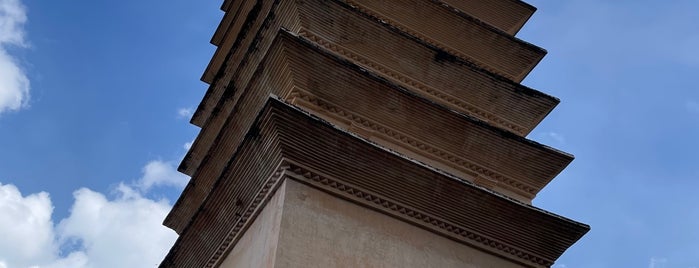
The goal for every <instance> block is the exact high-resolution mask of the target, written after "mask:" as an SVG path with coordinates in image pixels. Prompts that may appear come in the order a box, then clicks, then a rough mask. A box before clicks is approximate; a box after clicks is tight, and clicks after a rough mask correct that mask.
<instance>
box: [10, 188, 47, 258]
mask: <svg viewBox="0 0 699 268" xmlns="http://www.w3.org/2000/svg"><path fill="white" fill-rule="evenodd" d="M52 212H53V206H52V205H51V200H50V198H49V195H48V194H47V193H45V192H41V193H38V194H31V195H28V196H22V194H21V193H20V191H19V190H18V189H17V187H15V186H14V185H3V184H2V183H0V215H1V216H0V237H2V239H0V267H3V266H6V267H28V266H29V265H32V264H34V263H33V262H45V261H50V260H51V259H52V258H53V257H54V256H55V254H56V253H57V250H58V248H57V247H56V245H55V243H54V233H53V223H52V222H51V213H52Z"/></svg>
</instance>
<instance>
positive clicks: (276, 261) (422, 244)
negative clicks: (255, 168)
mask: <svg viewBox="0 0 699 268" xmlns="http://www.w3.org/2000/svg"><path fill="white" fill-rule="evenodd" d="M219 267H221V268H237V267H303V268H311V267H318V268H326V267H348V268H349V267H351V268H354V267H406V268H409V267H416V268H417V267H444V268H448V267H460V268H463V267H466V268H468V267H471V268H514V267H527V266H525V265H522V264H518V263H513V262H512V261H510V260H507V259H505V258H502V257H499V256H497V255H493V254H489V253H487V252H485V251H482V250H478V249H475V248H473V247H470V246H467V245H464V244H462V243H459V242H456V241H454V240H451V239H448V238H446V237H443V236H440V235H437V234H435V233H432V232H429V231H427V230H425V229H422V228H419V227H416V226H414V225H411V224H408V223H405V222H403V221H400V220H398V219H396V218H393V217H386V216H385V215H384V214H382V213H380V212H377V211H375V210H372V209H369V208H366V207H363V206H359V205H356V204H353V203H351V202H348V201H345V200H343V199H340V198H337V197H335V196H333V195H330V194H327V193H325V192H322V191H320V190H317V189H316V188H313V187H309V186H307V185H305V184H302V183H299V182H297V181H294V180H286V181H285V182H283V184H282V185H281V186H280V187H279V189H277V191H276V193H275V194H274V197H272V199H271V200H270V202H269V203H268V204H267V205H266V206H265V207H264V208H263V209H262V212H261V213H260V215H259V216H258V217H257V218H256V219H255V220H254V222H253V223H252V224H251V226H250V228H249V229H248V230H246V232H245V234H244V235H243V236H242V237H241V239H240V240H239V242H238V243H237V244H236V245H235V246H234V247H233V249H232V250H231V252H230V253H229V254H228V255H227V256H226V258H225V259H224V260H223V261H222V262H221V265H220V266H219Z"/></svg>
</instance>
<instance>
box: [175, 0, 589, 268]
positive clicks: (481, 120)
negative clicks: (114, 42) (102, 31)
mask: <svg viewBox="0 0 699 268" xmlns="http://www.w3.org/2000/svg"><path fill="white" fill-rule="evenodd" d="M221 9H222V10H224V11H226V14H225V16H224V18H223V19H222V21H221V24H220V25H219V27H218V29H217V30H216V33H215V34H214V36H213V37H212V39H211V42H212V43H213V44H215V45H217V46H218V49H217V51H216V53H215V55H214V57H213V58H212V60H211V62H210V64H209V66H208V67H207V70H206V72H205V73H204V76H203V78H202V79H203V80H204V81H206V82H208V83H210V84H211V85H210V88H209V90H208V91H207V92H206V95H205V97H204V99H203V100H202V102H201V104H200V105H199V107H198V109H197V111H196V113H195V114H194V117H193V118H192V123H193V124H195V125H198V126H201V127H202V131H201V133H200V134H199V136H198V137H197V139H196V140H195V142H194V144H193V146H192V148H191V150H190V151H189V152H188V153H187V155H186V157H185V159H184V160H183V162H182V164H181V165H180V167H179V170H180V171H182V172H184V173H186V174H189V175H191V176H192V179H191V180H190V182H189V184H188V185H187V186H186V188H185V189H184V191H183V193H182V196H180V198H179V199H178V200H177V202H176V204H175V206H174V207H173V209H172V211H171V212H170V214H169V215H168V216H167V218H166V219H165V222H164V224H165V225H166V226H169V227H171V228H172V229H174V230H175V231H176V232H177V233H178V234H180V238H179V239H178V240H177V242H176V244H175V245H174V246H173V248H172V249H171V251H170V252H169V254H168V255H167V257H166V259H165V260H164V261H163V263H162V264H161V267H357V266H367V267H376V266H394V267H550V266H551V265H552V264H553V263H554V261H555V260H556V259H557V258H558V257H559V256H560V255H561V254H562V253H563V252H564V251H565V250H566V249H567V248H568V247H570V246H571V245H572V244H573V243H575V242H576V241H577V240H578V239H579V238H580V237H582V235H584V234H585V233H586V232H587V231H588V230H589V226H587V225H585V224H581V223H578V222H575V221H572V220H569V219H566V218H563V217H560V216H557V215H554V214H551V213H548V212H546V211H543V210H540V209H537V208H534V207H532V206H531V205H530V202H531V200H532V198H534V197H535V195H536V194H537V193H538V192H539V191H540V190H541V189H542V188H543V187H544V186H546V184H547V183H549V182H550V181H551V180H552V179H553V178H554V177H555V176H556V175H557V174H558V173H559V172H560V171H561V170H562V169H563V168H565V166H567V165H568V163H570V161H571V160H572V158H573V157H572V155H569V154H566V153H563V152H560V151H557V150H555V149H552V148H549V147H546V146H544V145H541V144H538V143H536V142H533V141H529V140H527V139H525V138H524V136H526V135H527V134H528V133H529V132H530V131H531V130H532V129H533V128H534V127H535V126H536V125H537V124H538V123H539V122H540V121H541V120H542V119H543V118H544V117H545V116H546V115H547V114H548V113H549V112H550V111H551V110H552V109H553V108H554V107H555V106H556V105H557V104H558V102H559V101H558V99H556V98H554V97H551V96H548V95H546V94H543V93H541V92H538V91H536V90H533V89H530V88H527V87H525V86H522V85H520V84H519V82H520V81H521V80H522V79H523V78H524V77H525V76H526V75H527V74H528V73H529V71H530V70H531V69H532V68H533V67H534V66H535V65H536V64H537V63H538V61H539V60H540V59H541V58H542V57H543V56H544V54H545V53H546V52H545V51H544V50H543V49H541V48H538V47H536V46H534V45H531V44H529V43H526V42H524V41H522V40H519V39H517V38H515V37H513V35H514V34H515V33H516V32H517V31H518V30H519V29H520V28H521V27H522V25H523V24H524V22H526V20H527V19H528V18H529V17H530V16H531V14H532V13H533V12H534V10H535V8H533V7H532V6H529V5H527V4H525V3H523V2H521V1H519V0H492V1H476V0H429V1H428V0H391V1H383V0H288V1H287V0H284V1H282V0H269V1H267V0H255V1H242V0H224V2H223V5H222V6H221Z"/></svg>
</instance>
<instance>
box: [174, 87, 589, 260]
mask: <svg viewBox="0 0 699 268" xmlns="http://www.w3.org/2000/svg"><path fill="white" fill-rule="evenodd" d="M250 129H251V131H250V132H249V133H248V134H247V135H246V138H245V141H244V142H243V143H242V145H241V146H240V149H239V151H238V152H237V153H236V154H235V155H233V156H232V157H231V158H230V159H231V161H230V162H229V163H228V164H227V167H226V171H225V172H224V173H223V174H222V176H221V177H220V178H218V179H217V182H216V187H214V188H213V190H212V192H211V193H210V194H209V196H208V197H207V199H206V202H204V203H203V204H202V205H201V206H200V207H199V208H198V212H197V214H196V215H195V217H194V218H193V220H192V222H191V223H189V224H188V225H187V226H186V228H185V229H184V231H183V232H181V236H180V238H179V240H178V242H177V243H176V245H175V246H174V247H173V249H172V250H171V252H170V254H168V257H167V258H166V260H165V261H164V262H163V264H162V267H208V266H215V265H218V263H219V262H220V261H222V260H223V258H224V257H225V256H226V254H227V252H229V251H230V250H231V249H232V247H233V245H236V244H237V243H238V242H239V241H240V239H241V236H243V234H244V233H245V230H248V229H249V226H250V224H251V223H252V222H253V221H254V219H255V218H256V216H257V215H258V214H259V213H260V211H262V208H263V207H264V206H265V205H264V204H265V203H267V200H269V199H270V198H272V196H273V195H274V192H275V190H276V189H277V188H278V187H279V186H280V185H281V184H282V182H284V181H285V180H295V181H299V182H303V183H304V184H307V185H309V186H312V187H315V188H318V189H322V190H323V191H326V192H328V193H330V194H332V195H335V196H338V197H341V198H344V199H347V200H349V201H352V202H355V203H358V204H361V205H363V206H367V207H370V208H372V209H375V210H377V211H380V212H382V213H384V214H388V215H392V216H393V217H396V218H397V219H400V220H401V221H404V222H407V223H410V224H412V225H416V226H419V227H421V228H425V229H427V230H429V231H431V232H433V233H435V234H438V235H441V236H445V237H448V238H450V239H453V240H456V241H458V242H460V243H463V244H465V245H469V246H470V247H473V248H477V249H480V250H483V251H486V252H489V253H490V254H495V255H497V256H500V257H502V258H505V259H508V260H510V261H513V262H518V263H522V264H524V265H525V266H527V267H545V266H548V265H551V264H552V263H553V261H555V259H556V258H558V256H560V254H562V253H563V251H564V250H565V249H566V248H567V247H569V246H570V245H571V244H572V243H574V242H575V241H576V240H577V239H579V238H580V237H581V236H582V235H583V234H584V233H585V232H586V231H587V230H588V229H589V227H588V226H586V225H584V224H580V223H577V222H574V221H571V220H568V219H565V218H561V217H559V216H555V215H552V214H550V213H547V212H544V211H541V210H538V209H536V208H533V207H531V206H528V205H526V204H523V203H519V202H515V201H513V200H511V199H508V198H505V197H503V196H501V195H499V194H496V193H494V192H492V191H488V190H486V189H484V188H481V187H477V186H475V185H473V184H472V183H469V182H467V181H463V180H460V179H458V178H456V177H453V176H451V175H448V174H446V173H442V172H439V171H437V170H435V169H432V168H430V167H428V166H425V165H422V164H419V163H416V162H414V161H411V160H409V159H406V158H404V157H402V156H400V155H397V154H394V153H391V152H390V151H387V150H385V149H381V148H379V147H376V146H372V145H371V144H369V143H367V142H366V141H364V140H361V139H359V138H357V137H355V136H353V135H352V134H350V133H347V132H343V131H341V130H339V129H336V128H333V127H332V126H331V125H329V124H328V123H325V122H322V121H320V120H318V119H313V118H312V117H310V116H309V115H306V114H304V113H303V112H302V111H300V110H297V109H294V108H292V106H289V105H287V104H284V103H281V102H279V101H274V100H270V101H269V102H268V104H267V105H266V108H265V109H264V110H263V112H262V113H261V114H260V115H259V116H258V119H257V123H255V125H254V126H253V127H251V128H250ZM191 185H192V183H191V182H190V185H188V187H187V188H186V189H185V192H184V194H183V196H188V195H190V194H191V193H190V192H189V191H191V190H192V189H193V188H191V187H190V186H191ZM397 189H400V190H397ZM186 205H191V204H190V203H186V202H185V203H183V199H180V200H178V202H177V204H176V205H175V207H179V206H186ZM283 221H284V219H283V217H282V226H284V222H283ZM278 252H279V251H278ZM279 256H281V255H277V258H279Z"/></svg>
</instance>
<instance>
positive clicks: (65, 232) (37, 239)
mask: <svg viewBox="0 0 699 268" xmlns="http://www.w3.org/2000/svg"><path fill="white" fill-rule="evenodd" d="M117 192H118V194H117V197H116V198H114V199H111V200H110V199H108V198H107V197H106V196H104V195H103V194H101V193H97V192H94V191H92V190H89V189H86V188H82V189H79V190H77V191H75V192H74V193H73V196H74V198H75V203H74V204H73V207H72V208H71V212H70V215H69V216H68V217H67V218H65V219H63V220H61V222H60V223H59V224H58V225H57V226H54V225H53V223H52V221H51V213H52V210H53V207H52V205H51V200H50V198H49V195H48V194H47V193H45V192H41V193H38V194H31V195H28V196H26V197H23V196H22V195H21V193H20V192H19V190H18V189H17V188H16V187H15V186H13V185H2V184H0V215H2V217H0V237H2V239H0V268H14V267H36V268H69V267H70V268H90V267H155V266H157V265H158V264H159V263H160V261H161V260H162V258H163V257H164V256H165V254H166V253H167V251H168V250H169V248H170V247H171V246H172V244H173V243H174V242H175V240H176V239H177V234H175V232H174V231H172V230H169V229H167V228H166V227H164V226H162V221H163V219H164V218H165V216H166V215H167V213H168V211H169V210H170V205H169V204H168V201H167V200H165V199H161V200H151V199H148V198H145V197H143V196H142V195H141V194H140V193H139V192H138V191H136V190H134V189H132V188H130V187H129V186H126V185H124V184H120V185H119V187H118V188H117ZM66 245H68V246H69V247H72V248H70V252H66V254H63V257H62V256H60V255H59V251H58V249H59V247H61V246H66ZM73 245H78V246H77V247H76V246H73Z"/></svg>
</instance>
